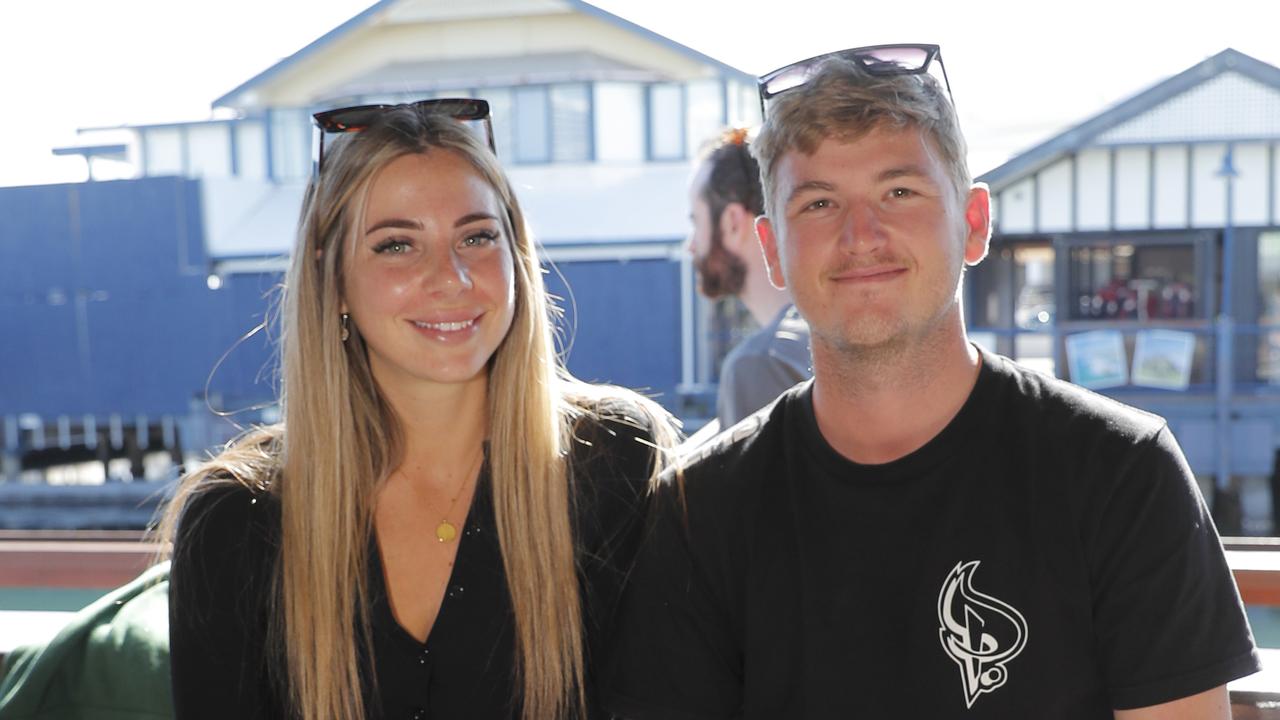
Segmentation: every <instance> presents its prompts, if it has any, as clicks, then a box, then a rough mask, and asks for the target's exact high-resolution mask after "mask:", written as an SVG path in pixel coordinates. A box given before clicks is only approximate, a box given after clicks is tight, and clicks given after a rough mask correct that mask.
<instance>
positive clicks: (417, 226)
mask: <svg viewBox="0 0 1280 720" xmlns="http://www.w3.org/2000/svg"><path fill="white" fill-rule="evenodd" d="M385 228H395V229H398V230H421V229H422V223H420V222H418V221H417V220H405V219H403V218H387V219H386V220H379V221H378V222H376V223H374V224H373V225H371V226H369V229H368V230H365V231H364V234H365V235H369V234H371V233H374V232H377V231H378V230H383V229H385Z"/></svg>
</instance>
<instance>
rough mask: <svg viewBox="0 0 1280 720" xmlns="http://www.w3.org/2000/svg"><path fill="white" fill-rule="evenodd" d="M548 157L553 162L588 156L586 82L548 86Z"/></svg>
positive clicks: (584, 160)
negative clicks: (549, 99)
mask: <svg viewBox="0 0 1280 720" xmlns="http://www.w3.org/2000/svg"><path fill="white" fill-rule="evenodd" d="M551 130H552V144H551V158H552V160H554V161H555V162H587V161H589V160H590V159H591V90H590V88H588V87H587V86H586V85H585V84H582V83H575V84H572V85H553V86H552V87H551Z"/></svg>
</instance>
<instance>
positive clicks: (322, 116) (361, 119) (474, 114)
mask: <svg viewBox="0 0 1280 720" xmlns="http://www.w3.org/2000/svg"><path fill="white" fill-rule="evenodd" d="M401 107H411V108H415V109H419V110H427V111H428V112H432V113H436V114H439V115H443V116H445V117H450V118H453V119H454V120H457V121H459V122H462V123H466V124H468V125H475V124H479V125H480V126H482V127H483V129H484V137H485V140H486V141H488V144H489V149H490V150H492V151H493V152H494V154H497V152H498V149H497V147H495V145H494V143H493V122H492V121H491V120H490V118H489V103H488V102H487V101H485V100H479V99H474V98H436V99H433V100H419V101H417V102H412V103H403V104H400V105H357V106H354V107H345V108H337V109H335V110H325V111H324V112H318V113H316V114H315V115H312V116H311V120H312V122H314V123H315V126H316V127H317V128H319V130H320V142H319V144H318V146H317V150H316V164H315V169H316V173H317V174H319V172H320V168H322V167H323V166H324V138H325V136H326V135H328V134H330V133H357V132H360V131H362V130H365V129H367V128H368V127H369V126H370V125H372V124H373V123H374V122H375V121H376V120H377V119H378V117H379V116H380V115H382V114H384V113H386V112H387V111H389V110H394V109H396V108H401Z"/></svg>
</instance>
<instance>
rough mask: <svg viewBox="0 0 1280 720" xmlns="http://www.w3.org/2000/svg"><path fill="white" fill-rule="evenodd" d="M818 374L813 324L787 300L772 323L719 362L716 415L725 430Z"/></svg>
mask: <svg viewBox="0 0 1280 720" xmlns="http://www.w3.org/2000/svg"><path fill="white" fill-rule="evenodd" d="M812 376H813V361H812V359H811V356H810V354H809V324H808V323H806V322H805V321H804V318H802V317H800V314H799V313H798V312H796V309H795V306H793V305H787V306H786V307H784V308H782V310H780V311H779V312H778V314H777V316H775V317H774V318H773V322H771V323H769V324H768V325H766V326H764V327H762V328H760V329H759V330H757V331H756V332H754V333H752V334H751V335H750V336H749V337H748V338H747V339H746V340H743V341H742V342H741V343H739V344H738V346H737V347H735V348H734V349H733V350H731V351H730V352H729V354H728V355H727V356H725V359H724V364H723V365H722V366H721V367H720V392H719V395H718V396H717V398H716V416H717V418H718V419H719V421H720V429H721V430H724V429H726V428H729V427H731V426H733V425H735V424H737V422H738V421H739V420H741V419H742V418H744V417H746V416H748V415H750V414H751V413H753V412H755V411H756V410H759V409H760V408H762V407H764V406H765V405H768V404H769V403H771V402H773V401H774V399H775V398H777V397H778V396H779V395H781V394H782V393H783V391H785V390H786V389H788V388H790V387H791V386H793V385H795V384H796V383H798V382H803V381H805V380H808V379H809V378H810V377H812Z"/></svg>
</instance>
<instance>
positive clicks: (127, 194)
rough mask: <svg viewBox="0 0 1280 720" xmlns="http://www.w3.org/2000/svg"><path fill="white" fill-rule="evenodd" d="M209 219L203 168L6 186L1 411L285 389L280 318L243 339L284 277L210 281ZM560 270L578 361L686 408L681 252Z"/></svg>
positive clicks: (121, 405)
mask: <svg viewBox="0 0 1280 720" xmlns="http://www.w3.org/2000/svg"><path fill="white" fill-rule="evenodd" d="M202 227H203V222H202V217H201V205H200V192H199V181H197V180H187V179H182V178H145V179H140V180H126V181H113V182H97V183H81V184H75V185H51V186H39V187H23V188H0V417H3V416H15V415H19V414H24V413H34V414H37V415H40V416H43V417H44V418H45V420H46V422H50V423H51V422H53V420H54V418H56V417H57V416H60V415H69V416H72V417H78V416H82V415H94V416H96V417H97V418H98V419H99V421H100V422H105V419H106V417H107V416H109V415H112V414H118V415H121V416H123V417H124V418H125V419H126V421H132V418H133V416H135V415H140V414H141V415H146V416H148V417H149V418H152V419H153V420H154V419H156V418H158V417H159V416H161V415H173V416H179V417H180V416H185V415H187V414H188V413H189V412H190V411H191V409H192V403H193V401H196V402H199V403H203V399H204V397H205V390H206V384H207V386H208V390H209V393H210V395H211V399H212V402H213V405H214V407H215V409H218V410H230V411H234V410H240V409H246V408H249V407H251V406H252V405H254V404H257V403H262V402H267V401H270V400H271V399H272V398H274V396H275V394H276V388H275V369H276V368H275V363H276V360H275V358H274V356H273V354H272V351H273V349H274V348H273V347H272V337H271V336H272V335H273V334H274V328H272V333H265V332H262V333H258V334H257V335H255V336H254V337H252V338H250V339H248V340H246V341H243V342H241V341H240V338H241V336H242V335H244V334H245V333H247V332H249V331H250V330H252V329H253V328H254V326H256V325H257V324H259V323H261V322H262V321H263V319H264V317H265V316H266V313H267V311H268V307H269V306H270V305H271V304H273V303H274V302H275V299H276V298H275V296H274V295H273V294H272V291H273V289H274V288H275V287H276V286H277V285H278V284H279V282H280V277H279V276H278V275H273V274H237V275H231V276H228V277H226V278H224V279H223V285H222V287H221V288H220V289H218V290H210V289H209V287H208V285H207V277H208V273H209V272H210V268H211V264H210V260H209V258H207V257H206V255H205V250H204V238H203V235H202V232H203V231H202ZM559 270H560V272H561V273H563V275H564V278H565V279H567V280H568V282H569V283H570V285H571V286H572V289H573V290H572V293H570V292H569V291H568V290H567V289H566V287H565V284H564V282H563V281H562V279H561V278H560V276H559V275H557V274H556V273H555V272H551V273H549V274H548V276H547V278H548V288H549V290H550V291H551V292H552V293H554V294H555V295H558V296H561V297H563V298H565V301H564V303H563V305H564V306H565V308H566V322H565V323H564V326H563V327H562V329H561V335H562V337H563V338H564V340H565V342H563V343H562V347H566V348H567V349H568V350H569V352H568V358H567V361H568V365H569V368H570V370H571V371H572V372H573V373H574V374H576V375H577V376H579V377H581V378H582V379H584V380H593V381H602V382H611V383H615V384H619V385H624V386H627V387H631V388H636V389H640V390H642V391H644V392H646V393H648V394H651V395H655V396H657V397H658V399H659V401H661V402H663V403H664V404H666V405H668V407H673V406H674V400H675V389H676V386H677V384H678V383H679V381H680V346H679V343H680V274H679V273H680V265H679V263H676V262H671V261H668V260H663V259H657V260H631V261H617V260H603V261H580V262H567V263H565V264H563V265H561V266H560V267H559ZM570 299H572V301H573V303H571V302H570ZM570 339H572V345H571V346H570V345H569V344H568V341H569V340H570ZM224 354H225V358H224V359H222V361H221V364H220V365H219V359H220V358H223V355H224ZM215 366H217V369H216V371H215ZM245 417H247V419H248V420H249V421H252V420H254V419H256V418H253V417H248V416H245Z"/></svg>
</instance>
